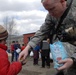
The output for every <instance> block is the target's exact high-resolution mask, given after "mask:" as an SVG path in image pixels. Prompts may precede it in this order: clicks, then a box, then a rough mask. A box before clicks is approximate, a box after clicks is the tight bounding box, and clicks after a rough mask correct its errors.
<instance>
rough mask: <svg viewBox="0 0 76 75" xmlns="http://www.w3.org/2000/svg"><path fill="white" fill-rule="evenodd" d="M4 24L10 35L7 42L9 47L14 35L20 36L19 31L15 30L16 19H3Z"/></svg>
mask: <svg viewBox="0 0 76 75" xmlns="http://www.w3.org/2000/svg"><path fill="white" fill-rule="evenodd" d="M3 23H4V27H5V28H6V29H7V30H8V33H9V36H8V42H7V45H8V46H9V45H10V44H11V38H12V35H18V31H17V30H16V29H15V27H16V23H15V21H14V18H10V17H8V16H6V17H5V18H4V19H3Z"/></svg>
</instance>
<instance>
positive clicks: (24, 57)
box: [18, 45, 31, 61]
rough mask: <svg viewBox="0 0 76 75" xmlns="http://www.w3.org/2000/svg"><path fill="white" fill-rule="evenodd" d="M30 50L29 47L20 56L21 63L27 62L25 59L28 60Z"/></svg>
mask: <svg viewBox="0 0 76 75" xmlns="http://www.w3.org/2000/svg"><path fill="white" fill-rule="evenodd" d="M30 48H31V47H30V46H29V45H27V46H26V48H25V49H24V50H23V51H22V52H21V53H20V54H19V58H18V60H19V61H25V59H26V58H27V55H28V50H29V49H30Z"/></svg>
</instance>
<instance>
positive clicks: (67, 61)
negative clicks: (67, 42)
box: [57, 58, 73, 71]
mask: <svg viewBox="0 0 76 75" xmlns="http://www.w3.org/2000/svg"><path fill="white" fill-rule="evenodd" d="M59 64H64V65H63V66H61V67H59V68H58V69H57V70H59V71H60V70H65V69H68V68H70V67H71V66H72V65H73V60H72V59H71V58H67V59H65V60H60V61H59Z"/></svg>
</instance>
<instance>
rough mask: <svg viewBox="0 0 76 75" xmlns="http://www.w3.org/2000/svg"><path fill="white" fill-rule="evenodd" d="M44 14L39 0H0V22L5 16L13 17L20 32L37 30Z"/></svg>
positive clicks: (44, 11) (45, 12) (0, 22)
mask: <svg viewBox="0 0 76 75" xmlns="http://www.w3.org/2000/svg"><path fill="white" fill-rule="evenodd" d="M46 14H47V11H46V10H45V9H44V7H43V6H42V4H41V0H0V24H4V23H3V19H4V18H5V17H13V18H14V20H15V22H16V26H17V27H15V28H16V29H17V30H18V31H19V33H20V34H26V33H31V32H35V31H37V30H38V29H39V27H40V26H41V25H42V23H43V22H44V19H45V17H46Z"/></svg>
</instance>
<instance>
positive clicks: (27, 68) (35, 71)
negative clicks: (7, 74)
mask: <svg viewBox="0 0 76 75" xmlns="http://www.w3.org/2000/svg"><path fill="white" fill-rule="evenodd" d="M10 58H11V55H10V56H9V60H10ZM50 64H51V67H50V68H47V67H45V68H41V59H39V65H33V58H32V57H28V59H27V63H26V65H24V66H23V67H22V70H21V71H20V73H19V74H18V75H55V73H56V70H55V69H54V68H53V63H50Z"/></svg>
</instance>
